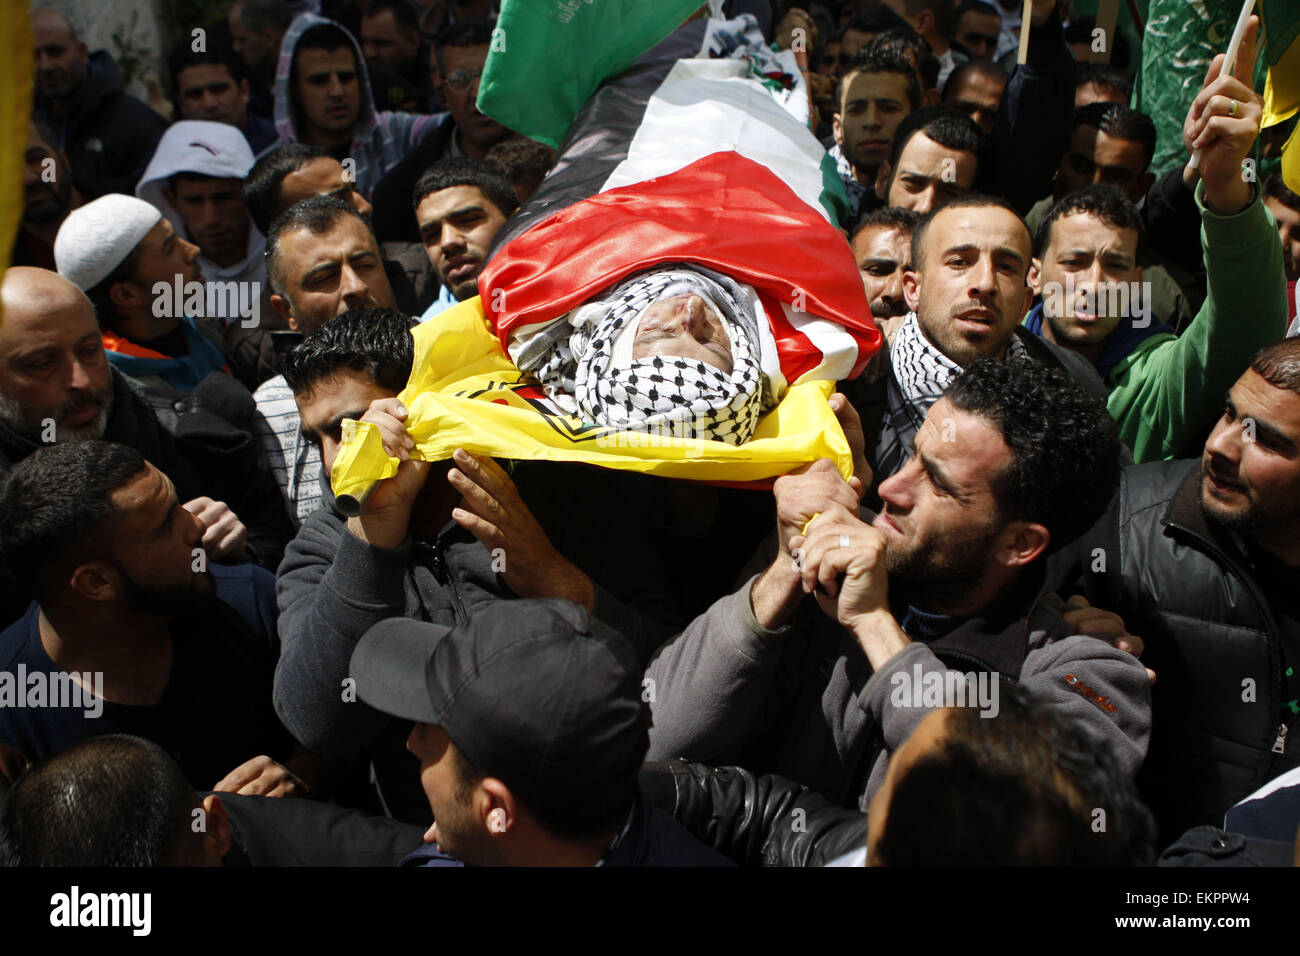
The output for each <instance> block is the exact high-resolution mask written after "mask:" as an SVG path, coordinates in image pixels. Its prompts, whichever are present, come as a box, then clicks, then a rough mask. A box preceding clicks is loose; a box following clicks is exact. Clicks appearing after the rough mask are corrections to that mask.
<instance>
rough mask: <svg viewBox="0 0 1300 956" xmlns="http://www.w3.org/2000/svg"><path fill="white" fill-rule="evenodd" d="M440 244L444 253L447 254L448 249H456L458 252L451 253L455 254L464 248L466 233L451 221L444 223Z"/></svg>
mask: <svg viewBox="0 0 1300 956" xmlns="http://www.w3.org/2000/svg"><path fill="white" fill-rule="evenodd" d="M439 244H440V245H441V246H442V249H443V254H444V255H446V254H447V250H448V249H455V250H456V252H454V253H451V254H452V255H455V254H457V253H459V252H461V251H463V250H464V247H465V235H464V233H462V232H461V231H460V230H459V229H457V228H456V227H455V226H453V225H452V224H451V223H449V222H446V223H443V225H442V239H441V242H440V243H439Z"/></svg>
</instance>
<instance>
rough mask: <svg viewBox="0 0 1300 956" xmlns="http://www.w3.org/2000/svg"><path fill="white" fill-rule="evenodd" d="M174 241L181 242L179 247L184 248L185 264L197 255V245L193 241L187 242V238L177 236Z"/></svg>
mask: <svg viewBox="0 0 1300 956" xmlns="http://www.w3.org/2000/svg"><path fill="white" fill-rule="evenodd" d="M205 219H206V217H205ZM176 241H177V242H179V243H180V244H181V248H182V249H184V250H185V263H186V265H188V264H189V263H191V262H193V261H194V260H195V259H197V258H198V257H199V247H198V246H196V245H195V244H194V243H192V242H188V241H187V240H185V239H180V238H177V240H176Z"/></svg>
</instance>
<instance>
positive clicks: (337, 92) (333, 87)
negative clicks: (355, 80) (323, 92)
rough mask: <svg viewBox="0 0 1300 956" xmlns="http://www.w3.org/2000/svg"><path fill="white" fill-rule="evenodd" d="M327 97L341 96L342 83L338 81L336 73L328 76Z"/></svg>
mask: <svg viewBox="0 0 1300 956" xmlns="http://www.w3.org/2000/svg"><path fill="white" fill-rule="evenodd" d="M329 95H330V96H333V97H339V96H342V95H343V81H342V80H340V79H339V75H338V74H337V73H331V74H330V84H329Z"/></svg>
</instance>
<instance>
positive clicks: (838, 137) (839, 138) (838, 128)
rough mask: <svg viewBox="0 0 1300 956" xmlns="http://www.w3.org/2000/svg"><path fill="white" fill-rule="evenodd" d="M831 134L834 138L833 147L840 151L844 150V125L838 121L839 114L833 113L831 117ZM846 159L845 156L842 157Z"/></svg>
mask: <svg viewBox="0 0 1300 956" xmlns="http://www.w3.org/2000/svg"><path fill="white" fill-rule="evenodd" d="M831 134H832V135H833V136H834V137H835V145H837V146H839V147H840V148H841V149H843V148H844V124H843V122H841V120H840V114H839V113H835V114H833V115H832V116H831ZM844 158H845V159H848V157H847V156H845V157H844Z"/></svg>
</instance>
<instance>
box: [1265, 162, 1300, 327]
mask: <svg viewBox="0 0 1300 956" xmlns="http://www.w3.org/2000/svg"><path fill="white" fill-rule="evenodd" d="M1264 205H1265V206H1267V207H1268V211H1269V212H1270V213H1272V214H1273V221H1274V222H1276V223H1277V234H1278V238H1280V239H1281V240H1282V263H1283V265H1284V266H1285V267H1286V280H1287V282H1295V281H1296V280H1297V279H1300V196H1297V195H1296V194H1295V193H1293V192H1292V191H1291V190H1290V189H1288V188H1287V185H1286V183H1285V182H1284V181H1283V180H1282V172H1281V170H1278V171H1277V172H1275V173H1273V175H1271V176H1269V177H1268V179H1266V180H1264ZM1293 298H1294V297H1293ZM1291 312H1292V315H1291V318H1293V319H1294V318H1295V314H1294V313H1295V305H1294V304H1292V306H1291Z"/></svg>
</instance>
